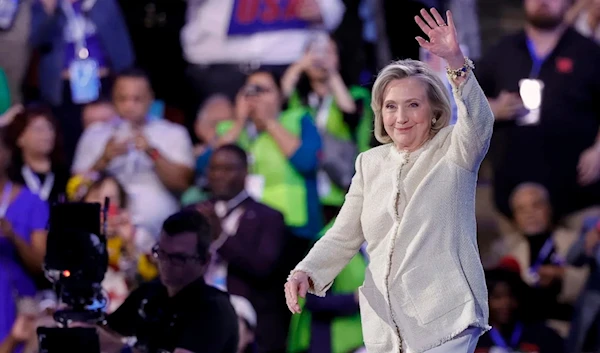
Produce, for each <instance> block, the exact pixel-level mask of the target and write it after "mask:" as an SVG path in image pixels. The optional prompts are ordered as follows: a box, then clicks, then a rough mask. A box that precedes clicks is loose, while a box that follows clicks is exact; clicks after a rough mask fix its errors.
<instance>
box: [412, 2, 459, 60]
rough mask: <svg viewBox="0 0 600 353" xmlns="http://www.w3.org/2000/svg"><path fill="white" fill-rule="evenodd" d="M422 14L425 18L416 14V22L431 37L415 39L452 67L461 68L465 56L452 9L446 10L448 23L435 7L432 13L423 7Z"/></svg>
mask: <svg viewBox="0 0 600 353" xmlns="http://www.w3.org/2000/svg"><path fill="white" fill-rule="evenodd" d="M432 15H433V17H432ZM421 16H422V17H423V18H421V17H419V16H415V22H416V23H417V25H419V27H420V28H421V30H422V31H423V33H425V34H426V35H427V37H429V40H425V39H424V38H423V37H416V38H415V39H416V40H417V42H419V45H420V46H421V47H423V48H424V49H426V50H428V51H429V52H431V53H432V54H434V55H437V56H439V57H440V58H442V59H445V60H446V61H447V62H448V65H450V67H451V68H454V69H456V68H460V67H461V66H462V65H463V64H464V56H463V54H462V51H461V50H460V46H459V44H458V39H457V36H458V35H457V34H456V27H455V26H454V21H453V19H452V13H451V12H450V11H447V12H446V17H447V18H448V23H447V24H446V21H444V19H443V18H442V16H441V15H440V13H439V12H438V11H437V10H436V9H434V8H432V9H431V15H430V14H429V13H428V12H427V10H425V9H422V10H421Z"/></svg>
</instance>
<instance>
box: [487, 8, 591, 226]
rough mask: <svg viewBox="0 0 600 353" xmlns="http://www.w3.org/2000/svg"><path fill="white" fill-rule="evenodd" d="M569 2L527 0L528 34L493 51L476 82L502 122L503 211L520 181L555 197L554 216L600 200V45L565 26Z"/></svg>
mask: <svg viewBox="0 0 600 353" xmlns="http://www.w3.org/2000/svg"><path fill="white" fill-rule="evenodd" d="M570 5H571V1H570V0H524V7H525V12H526V18H527V23H526V24H525V29H524V30H523V31H521V32H519V33H517V34H514V35H510V36H508V37H506V38H504V39H503V40H501V41H500V43H498V44H497V45H496V46H495V47H493V48H492V49H491V50H490V51H489V52H488V53H487V55H486V56H485V57H484V58H483V59H482V61H481V63H480V64H479V65H478V70H477V78H478V79H479V82H480V84H481V87H482V88H483V90H484V91H485V92H486V95H487V96H488V98H489V102H490V106H491V108H492V110H493V112H494V115H495V117H496V124H495V127H494V130H495V131H494V137H493V138H492V143H491V147H490V154H489V156H490V159H491V162H492V167H493V172H494V197H495V203H496V206H497V208H498V209H499V210H500V211H501V212H502V213H504V214H505V215H507V216H510V209H509V205H508V199H509V195H510V193H511V192H512V190H513V189H514V187H515V186H517V185H518V184H520V183H522V182H537V183H540V184H542V185H544V186H546V188H548V190H549V192H550V197H551V201H552V207H553V209H554V210H555V214H554V216H555V218H557V219H558V218H561V217H563V216H565V215H569V214H572V213H573V212H576V211H581V210H584V209H586V208H588V207H590V206H592V205H594V204H596V202H597V200H598V199H600V198H599V196H600V184H599V183H598V180H599V179H600V138H599V137H600V134H599V133H598V129H599V122H600V100H599V99H598V98H600V47H598V46H597V45H596V44H594V43H593V42H592V41H591V40H589V39H587V38H585V37H583V36H581V35H580V34H578V33H577V32H576V31H575V30H573V29H572V28H569V27H568V26H567V25H565V24H564V23H563V17H564V15H565V13H566V12H567V10H568V8H569V6H570Z"/></svg>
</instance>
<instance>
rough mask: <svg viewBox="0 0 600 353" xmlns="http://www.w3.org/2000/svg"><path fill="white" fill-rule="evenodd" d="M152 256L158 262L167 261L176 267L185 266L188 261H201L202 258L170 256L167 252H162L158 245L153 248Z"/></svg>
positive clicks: (179, 255)
mask: <svg viewBox="0 0 600 353" xmlns="http://www.w3.org/2000/svg"><path fill="white" fill-rule="evenodd" d="M152 256H154V258H155V259H158V260H163V261H164V260H166V261H168V262H170V263H171V264H173V265H175V266H184V265H185V264H187V263H188V261H198V260H201V258H200V256H198V255H186V254H169V253H167V252H165V251H162V250H161V249H160V247H159V246H158V244H156V245H154V247H152Z"/></svg>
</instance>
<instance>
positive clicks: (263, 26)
mask: <svg viewBox="0 0 600 353" xmlns="http://www.w3.org/2000/svg"><path fill="white" fill-rule="evenodd" d="M303 2H304V1H303V0H234V4H233V10H232V12H231V21H230V22H229V30H228V31H227V34H228V35H230V36H243V35H251V34H255V33H260V32H271V31H282V30H290V29H305V28H308V26H309V23H308V22H307V21H305V20H303V19H301V18H300V17H299V11H300V7H301V6H302V3H303Z"/></svg>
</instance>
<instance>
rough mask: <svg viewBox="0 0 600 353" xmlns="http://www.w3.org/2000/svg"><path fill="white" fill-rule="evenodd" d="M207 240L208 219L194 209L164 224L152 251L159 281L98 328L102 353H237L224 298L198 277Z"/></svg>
mask: <svg viewBox="0 0 600 353" xmlns="http://www.w3.org/2000/svg"><path fill="white" fill-rule="evenodd" d="M210 242H211V235H210V226H209V224H208V221H207V219H206V218H205V217H204V216H203V215H201V214H200V213H198V212H197V211H195V210H185V211H181V212H178V213H176V214H174V215H172V216H170V217H169V218H168V219H167V220H166V221H165V222H164V224H163V229H162V232H161V235H160V238H159V241H158V244H157V245H156V246H155V247H154V248H153V254H154V256H155V257H156V258H157V259H158V267H159V273H160V281H158V280H157V281H153V282H150V283H147V284H143V285H141V286H140V287H139V288H138V289H136V290H135V291H133V292H132V293H131V294H130V295H129V297H128V298H127V299H126V300H125V302H124V303H123V305H121V307H119V309H117V311H115V312H114V313H113V314H111V315H109V316H108V318H107V327H99V328H98V335H99V337H100V345H101V347H102V351H103V352H109V353H112V352H149V353H154V352H160V353H166V352H174V353H188V352H192V353H204V352H210V353H235V352H236V350H237V343H238V319H237V315H236V313H235V311H234V309H233V307H232V305H231V303H230V300H229V295H228V294H227V293H225V292H222V291H220V290H218V289H215V288H213V287H210V286H208V285H207V284H205V282H204V279H203V276H204V273H205V271H206V268H207V264H208V263H209V260H210V255H209V251H208V250H209V245H210ZM126 337H127V338H126ZM132 337H135V339H129V338H132ZM135 340H137V343H136V344H135V345H134V344H133V342H134V341H135Z"/></svg>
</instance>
